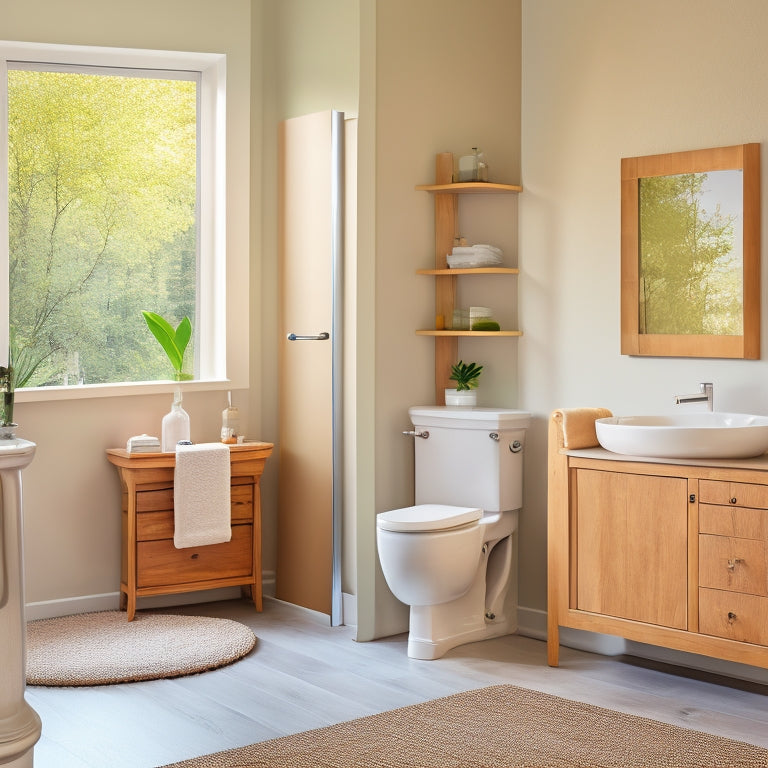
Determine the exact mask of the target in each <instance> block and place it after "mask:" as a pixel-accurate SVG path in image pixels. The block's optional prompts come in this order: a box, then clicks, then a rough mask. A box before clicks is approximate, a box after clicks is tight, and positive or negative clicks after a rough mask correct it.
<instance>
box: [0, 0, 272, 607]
mask: <svg viewBox="0 0 768 768" xmlns="http://www.w3.org/2000/svg"><path fill="white" fill-rule="evenodd" d="M0 19H2V21H1V22H0V36H2V38H3V39H6V40H20V41H35V42H46V43H66V44H77V45H103V46H122V47H134V48H155V49H171V50H174V49H176V50H189V51H209V52H217V53H225V54H226V55H227V81H228V100H227V117H228V123H227V138H228V147H229V155H228V163H227V194H228V203H229V205H228V218H227V247H228V253H229V266H230V269H228V284H229V287H230V289H231V294H230V298H231V300H232V301H235V302H237V303H238V304H239V305H241V306H242V305H245V306H247V305H248V303H249V297H248V291H247V287H248V261H247V253H248V236H249V233H248V227H249V219H248V203H249V161H248V157H249V130H250V115H249V110H250V3H249V2H248V0H227V2H223V3H212V2H209V1H208V0H134V1H133V2H131V3H105V2H102V0H69V1H68V2H66V3H61V2H59V0H25V2H23V3H18V2H12V1H11V0H1V1H0ZM246 325H247V323H246ZM250 325H251V328H250V330H251V332H252V333H253V334H254V335H256V336H258V334H259V332H260V326H259V318H258V315H254V318H253V321H252V323H251V324H250ZM248 330H249V329H248V328H245V329H244V330H243V332H242V333H240V334H236V335H234V336H233V338H235V339H237V341H236V342H235V343H239V344H240V345H241V348H240V349H239V350H238V354H240V355H241V357H242V359H244V360H246V361H247V359H248ZM171 391H172V390H171V388H169V390H168V392H169V394H167V395H136V396H124V397H113V398H94V399H85V400H74V401H48V402H24V401H23V395H20V396H19V397H20V399H21V400H22V402H20V403H19V404H18V405H17V407H16V417H17V421H18V422H19V423H20V425H21V427H20V429H19V436H21V437H24V438H27V439H29V440H32V441H34V442H35V443H37V445H38V449H37V454H36V456H35V459H34V461H33V462H32V464H31V465H30V467H29V468H28V469H27V470H25V472H24V510H25V514H24V526H25V531H24V534H25V568H26V601H27V603H37V602H46V601H61V600H66V599H68V598H73V599H74V598H87V597H88V596H93V595H108V596H109V595H114V594H116V593H117V590H118V588H119V579H120V489H119V484H118V481H117V473H116V471H115V469H114V468H113V467H112V466H111V465H110V464H108V463H107V460H106V458H105V454H104V450H105V449H106V448H108V447H114V446H121V445H124V444H125V441H126V439H127V438H128V437H129V436H130V435H133V434H140V433H141V432H150V433H153V434H157V433H158V432H159V430H160V420H161V419H162V416H163V415H164V413H166V412H167V411H168V410H169V407H170V401H171V395H170V392H171ZM233 396H234V398H235V400H236V401H237V402H238V405H240V407H241V409H242V410H241V416H242V419H243V422H244V423H245V424H246V425H247V428H248V433H249V435H250V434H252V435H258V434H259V433H260V432H261V425H260V424H259V422H258V418H257V417H258V414H257V413H256V414H251V413H250V412H249V407H248V405H249V404H248V402H247V400H246V396H245V392H243V391H235V392H234V393H233ZM225 405H226V393H225V392H222V391H219V392H195V393H190V394H185V396H184V406H185V408H186V409H187V410H188V412H189V414H190V417H191V422H192V439H193V440H196V441H201V442H202V441H206V440H216V439H218V436H219V430H220V415H221V409H222V408H223V407H224V406H225ZM267 472H269V468H268V469H267ZM54 610H55V609H54Z"/></svg>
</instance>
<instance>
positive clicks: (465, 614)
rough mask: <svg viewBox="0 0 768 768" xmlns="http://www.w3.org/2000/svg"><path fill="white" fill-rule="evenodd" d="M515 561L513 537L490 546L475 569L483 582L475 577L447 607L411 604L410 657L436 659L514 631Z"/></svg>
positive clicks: (515, 552)
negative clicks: (463, 646)
mask: <svg viewBox="0 0 768 768" xmlns="http://www.w3.org/2000/svg"><path fill="white" fill-rule="evenodd" d="M494 549H495V550H496V551H495V553H494V555H495V556H494V557H493V558H492V563H489V562H488V555H489V554H490V553H491V552H492V551H493V550H494ZM516 562H517V536H516V535H514V534H513V535H511V536H508V537H505V538H504V539H502V540H501V541H494V542H490V543H489V544H488V545H487V547H486V551H484V553H483V556H482V558H481V562H480V565H479V571H480V573H482V574H483V576H484V578H477V579H476V580H475V582H474V584H473V585H472V586H471V587H470V589H469V591H468V592H467V593H466V594H465V595H463V596H462V597H460V598H458V599H457V600H453V601H451V602H450V603H439V604H437V605H412V606H411V612H410V623H409V632H408V656H409V657H410V658H412V659H425V660H432V659H439V658H440V657H441V656H443V655H445V654H446V653H447V652H448V651H450V650H451V648H456V647H457V646H459V645H465V644H466V643H475V642H479V641H480V640H490V639H491V638H493V637H502V636H503V635H511V634H513V633H515V632H517V574H516V572H515V570H516V569H514V568H512V564H513V563H516Z"/></svg>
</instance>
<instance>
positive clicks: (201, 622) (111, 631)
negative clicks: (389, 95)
mask: <svg viewBox="0 0 768 768" xmlns="http://www.w3.org/2000/svg"><path fill="white" fill-rule="evenodd" d="M255 644H256V636H255V635H254V634H253V632H251V630H250V629H249V628H248V627H246V626H245V625H243V624H240V623H239V622H237V621H231V620H230V619H214V618H209V617H205V616H174V615H164V614H154V613H143V612H140V613H137V614H136V616H135V618H134V620H133V621H128V620H127V619H126V614H125V612H123V611H100V612H98V613H81V614H76V615H74V616H62V617H60V618H56V619H41V620H39V621H30V622H28V623H27V684H28V685H53V686H75V685H107V684H109V683H125V682H134V681H138V680H155V679H157V678H161V677H178V676H180V675H192V674H196V673H198V672H205V671H207V670H209V669H216V668H217V667H221V666H224V665H225V664H230V663H232V662H233V661H236V660H237V659H240V658H242V657H243V656H245V655H246V654H247V653H249V652H250V651H251V649H252V648H253V647H254V645H255Z"/></svg>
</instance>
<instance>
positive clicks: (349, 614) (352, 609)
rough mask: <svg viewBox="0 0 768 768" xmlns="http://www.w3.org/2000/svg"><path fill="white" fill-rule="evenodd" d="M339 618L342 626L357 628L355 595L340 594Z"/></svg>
mask: <svg viewBox="0 0 768 768" xmlns="http://www.w3.org/2000/svg"><path fill="white" fill-rule="evenodd" d="M341 616H342V623H343V624H344V626H347V627H356V626H357V595H350V594H349V593H348V592H342V593H341Z"/></svg>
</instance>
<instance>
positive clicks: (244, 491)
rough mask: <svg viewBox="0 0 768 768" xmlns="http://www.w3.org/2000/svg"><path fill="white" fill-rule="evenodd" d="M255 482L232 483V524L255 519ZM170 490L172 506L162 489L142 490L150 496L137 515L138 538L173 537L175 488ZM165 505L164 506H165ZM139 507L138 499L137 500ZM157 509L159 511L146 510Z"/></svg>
mask: <svg viewBox="0 0 768 768" xmlns="http://www.w3.org/2000/svg"><path fill="white" fill-rule="evenodd" d="M254 488H255V485H254V484H253V483H243V484H237V485H232V487H231V489H230V494H231V504H232V513H231V514H232V517H231V520H232V524H233V525H234V524H236V523H248V522H252V521H253V499H254V495H253V494H254ZM168 491H169V492H170V506H168V503H167V500H166V501H163V499H164V498H165V497H164V496H163V494H165V493H166V491H165V490H162V491H142V492H141V493H140V494H137V495H139V496H149V497H150V498H149V499H146V500H144V501H143V509H140V510H139V514H138V515H137V516H136V540H137V541H151V540H154V539H168V538H171V539H172V538H173V531H174V522H173V516H174V513H173V489H168ZM153 494H154V495H153ZM163 505H164V506H163ZM137 507H138V501H137ZM152 509H157V510H159V511H144V510H152Z"/></svg>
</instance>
